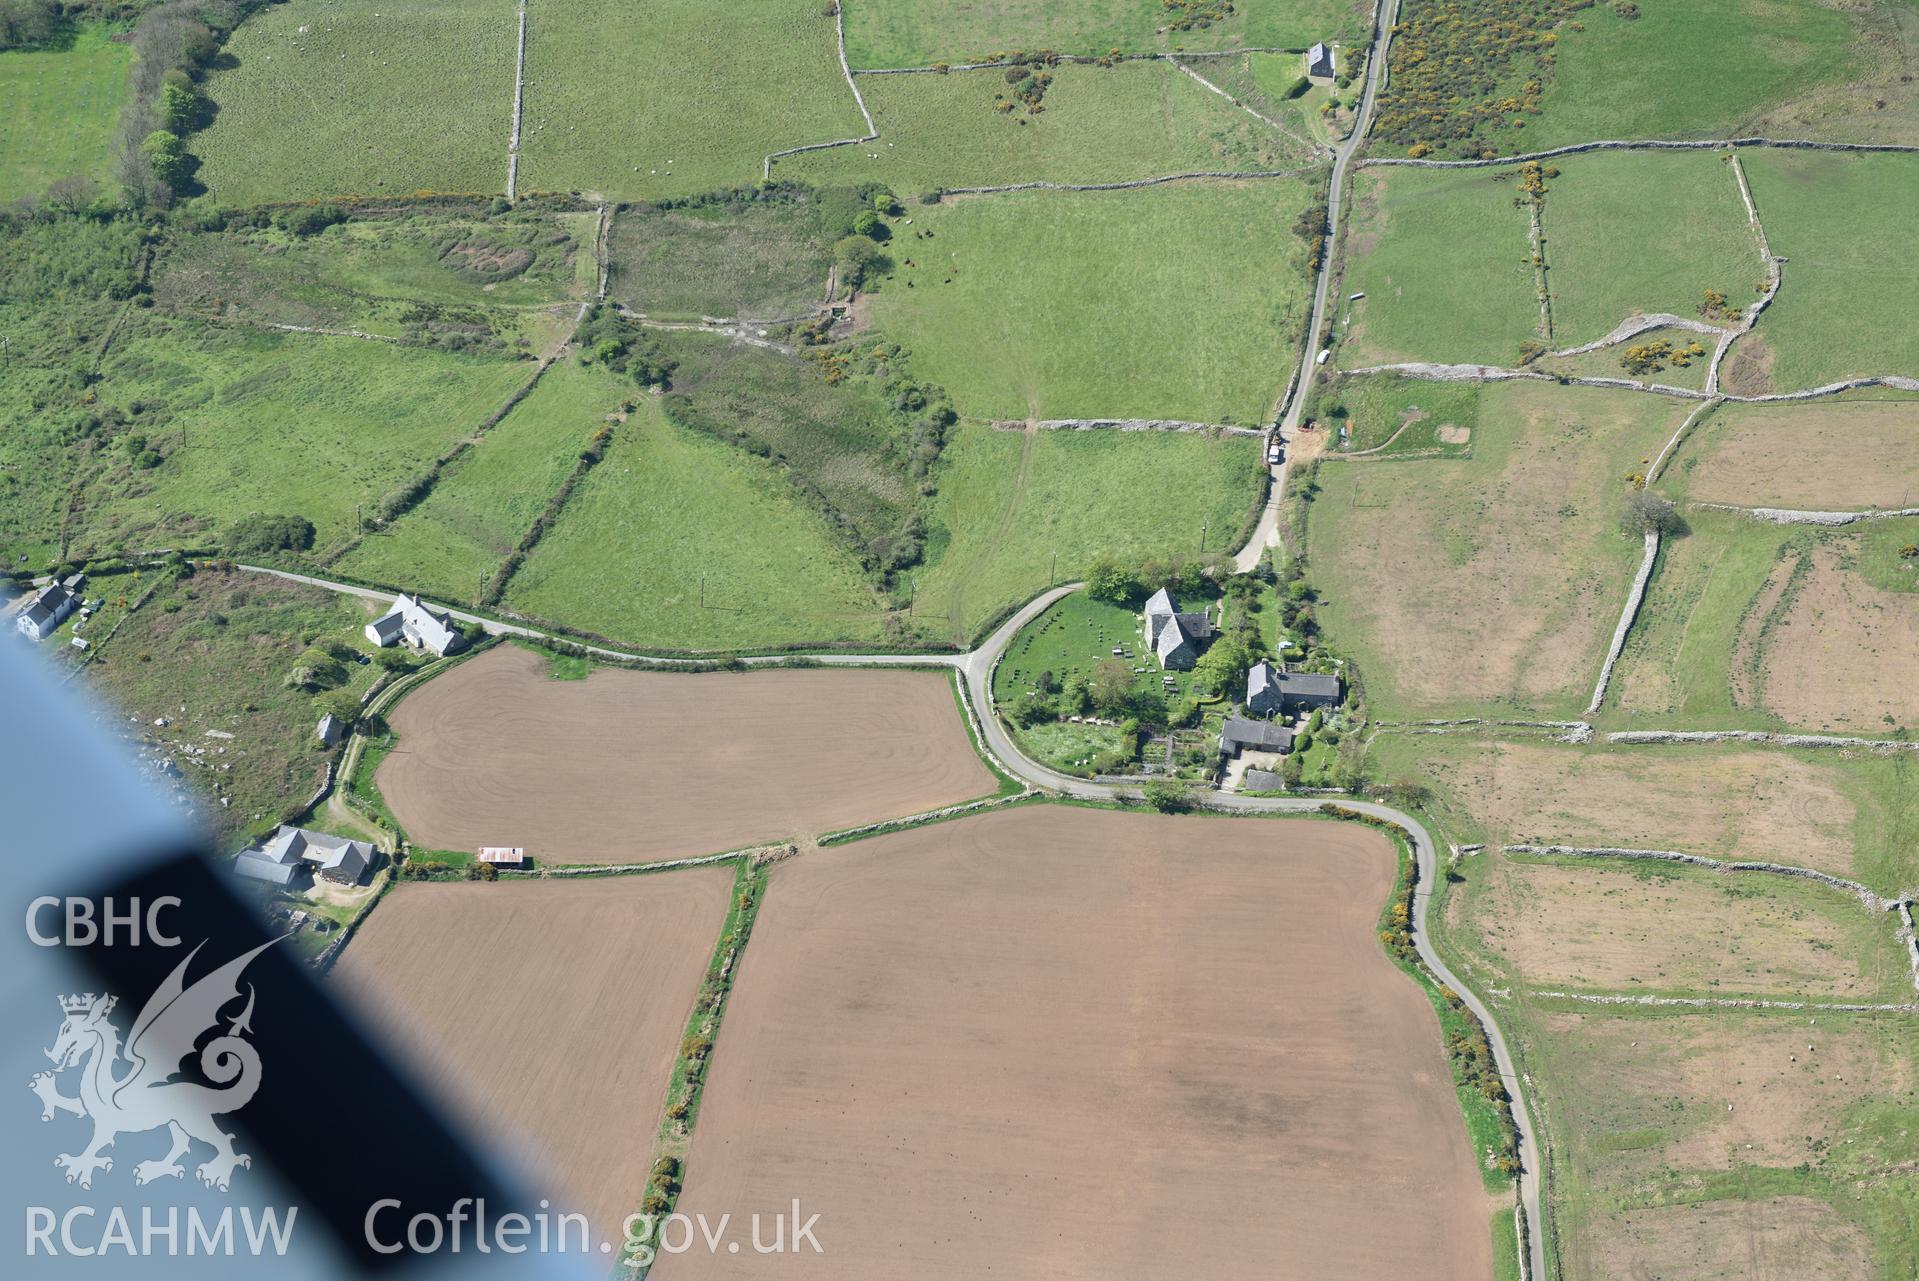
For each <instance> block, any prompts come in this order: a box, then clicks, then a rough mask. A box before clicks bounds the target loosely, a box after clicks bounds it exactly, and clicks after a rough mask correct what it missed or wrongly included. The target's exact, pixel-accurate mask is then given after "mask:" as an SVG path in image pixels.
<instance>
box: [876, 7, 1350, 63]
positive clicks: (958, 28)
mask: <svg viewBox="0 0 1919 1281" xmlns="http://www.w3.org/2000/svg"><path fill="white" fill-rule="evenodd" d="M1221 7H1222V6H1220V5H1218V4H1217V3H1214V2H1213V0H1196V2H1194V3H1190V4H1188V5H1187V6H1186V8H1187V10H1189V11H1190V14H1191V16H1192V18H1193V19H1194V20H1195V21H1194V24H1193V25H1192V26H1190V27H1185V28H1182V29H1177V30H1176V29H1174V28H1173V26H1172V24H1173V22H1174V21H1176V20H1177V15H1176V14H1175V13H1173V12H1171V11H1170V10H1171V6H1168V5H1166V4H1164V3H1162V2H1161V0H1054V2H1053V3H1048V4H1044V5H1033V4H1023V3H1013V2H1012V0H845V8H846V57H847V60H848V61H849V62H851V63H852V65H853V66H855V67H923V66H928V65H930V64H932V63H934V62H939V61H944V62H963V61H967V60H972V59H979V58H985V57H987V56H989V55H991V54H993V53H995V52H999V51H1005V50H1013V49H1051V50H1054V51H1055V52H1057V53H1074V54H1087V55H1099V54H1105V53H1109V52H1111V51H1113V50H1115V49H1117V50H1119V51H1121V52H1123V53H1155V52H1164V51H1167V50H1172V49H1192V50H1202V49H1204V50H1211V49H1245V48H1281V49H1304V48H1305V47H1306V46H1307V45H1309V44H1311V43H1313V41H1315V40H1334V39H1340V40H1353V39H1358V38H1359V37H1360V36H1361V35H1362V34H1363V33H1364V31H1365V29H1366V23H1365V14H1364V11H1363V9H1362V6H1360V5H1358V4H1356V3H1353V0H1238V3H1237V4H1234V5H1233V6H1232V9H1233V12H1232V13H1231V14H1227V15H1224V16H1221V17H1218V18H1213V17H1212V16H1211V15H1212V14H1213V13H1215V12H1217V11H1219V10H1220V9H1221ZM1200 22H1204V24H1205V25H1203V26H1201V25H1199V23H1200Z"/></svg>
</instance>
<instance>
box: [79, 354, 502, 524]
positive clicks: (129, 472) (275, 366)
mask: <svg viewBox="0 0 1919 1281" xmlns="http://www.w3.org/2000/svg"><path fill="white" fill-rule="evenodd" d="M102 373H103V378H102V381H101V382H100V383H99V385H98V388H97V391H98V399H99V402H100V403H101V404H103V405H108V406H113V407H115V408H117V409H120V410H122V411H123V412H126V413H127V414H129V415H130V416H131V419H132V422H133V424H134V426H133V434H134V435H137V436H139V437H141V438H142V439H143V440H144V441H145V443H146V446H147V447H148V448H149V449H150V450H151V451H153V452H154V453H156V454H157V455H158V459H157V461H156V462H154V464H153V465H152V466H151V467H143V466H141V465H140V464H141V459H140V458H139V457H138V456H135V455H130V454H129V453H128V452H127V451H125V450H116V451H112V452H110V453H105V454H98V453H96V454H93V455H89V456H85V457H83V458H81V459H80V460H79V461H78V462H77V463H76V464H75V465H76V466H77V467H79V468H80V469H81V471H80V473H79V474H78V475H76V476H75V477H74V483H76V484H79V483H81V482H82V481H83V480H84V481H85V483H86V486H87V488H86V492H85V503H84V506H83V508H82V509H81V515H80V517H79V518H78V519H77V521H76V524H75V530H76V537H75V541H74V552H75V554H76V555H80V554H90V553H92V552H94V551H96V550H98V549H100V548H102V547H118V546H125V545H136V546H166V545H168V544H167V543H165V542H164V541H161V540H164V539H167V538H178V537H184V536H190V535H193V534H204V533H206V532H207V531H209V530H219V529H222V528H223V527H224V526H225V525H227V524H228V523H229V522H231V521H234V520H237V519H239V518H240V517H242V516H246V515H248V514H250V513H255V512H259V513H264V514H266V515H275V516H303V517H305V518H306V519H307V520H309V521H311V522H312V523H313V525H314V528H315V530H316V538H315V546H316V547H318V548H321V549H324V548H326V547H328V546H330V545H333V544H335V543H336V542H338V541H340V540H342V539H344V538H346V537H348V536H350V535H352V534H353V533H354V532H355V531H356V530H357V523H356V516H360V515H368V516H370V515H372V514H373V512H374V511H375V509H376V507H377V506H378V505H379V504H380V502H381V501H382V500H383V499H384V498H386V497H387V495H389V494H390V493H392V492H393V491H395V490H397V489H399V488H401V487H402V486H404V485H406V484H407V483H409V482H410V481H412V480H413V479H415V478H416V477H417V476H418V475H419V474H420V473H421V472H423V471H424V470H425V469H426V468H427V467H428V466H429V465H430V464H431V463H432V461H433V460H434V459H435V458H436V457H438V456H439V455H440V454H441V453H442V452H443V451H445V450H446V449H447V448H449V447H450V446H451V445H452V444H453V443H454V442H455V441H456V440H458V439H459V438H460V437H461V436H463V435H466V434H467V433H470V432H472V431H473V430H474V429H475V428H477V427H478V426H479V425H480V423H481V422H483V421H485V419H486V418H487V417H488V416H489V415H491V414H492V413H494V412H495V411H496V410H498V409H499V407H500V405H501V404H503V403H504V402H505V400H506V398H507V397H508V396H509V395H510V394H511V393H512V392H513V390H514V389H515V388H517V387H519V386H520V385H521V384H522V383H524V382H525V381H526V379H527V378H528V376H529V375H530V374H531V373H532V366H531V365H530V364H528V363H526V362H524V361H519V360H501V359H497V358H482V357H477V356H461V355H451V354H448V353H444V352H435V351H426V350H421V349H418V348H410V347H399V346H394V345H391V344H388V343H379V342H365V341H360V340H356V339H351V338H326V337H319V336H315V335H309V334H271V333H261V332H250V331H247V330H242V329H231V328H223V327H202V326H199V325H196V324H186V323H179V322H168V321H165V320H159V319H153V320H148V321H129V323H128V324H127V326H126V328H125V329H124V330H123V331H122V335H121V337H120V338H119V339H118V340H117V341H116V343H115V345H114V349H113V353H112V354H111V355H110V356H109V357H108V358H107V361H106V363H105V365H104V366H103V369H102ZM135 405H138V406H140V408H139V409H138V411H137V412H135V410H134V409H133V407H134V406H135ZM129 539H138V540H140V541H138V542H136V543H132V544H129V542H128V540H129Z"/></svg>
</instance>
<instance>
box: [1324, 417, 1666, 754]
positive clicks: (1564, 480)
mask: <svg viewBox="0 0 1919 1281" xmlns="http://www.w3.org/2000/svg"><path fill="white" fill-rule="evenodd" d="M1687 408H1688V406H1687V405H1686V404H1684V403H1680V402H1674V401H1669V400H1667V399H1666V398H1664V397H1658V396H1647V395H1643V394H1640V393H1637V392H1626V391H1610V390H1593V389H1586V388H1577V389H1569V388H1561V387H1557V386H1554V385H1552V384H1540V383H1499V384H1492V385H1488V386H1485V387H1482V388H1481V389H1480V394H1479V397H1478V409H1479V412H1478V414H1477V416H1476V417H1475V418H1474V419H1473V420H1472V423H1471V426H1470V431H1471V438H1470V444H1471V451H1470V456H1469V457H1465V458H1457V459H1449V458H1429V459H1420V460H1416V461H1411V462H1396V461H1393V460H1391V459H1386V460H1372V461H1366V460H1359V461H1354V462H1333V461H1330V460H1329V461H1327V462H1325V463H1322V464H1321V465H1320V466H1319V467H1318V469H1317V473H1316V482H1317V493H1316V496H1314V497H1313V498H1312V500H1311V502H1310V503H1309V504H1308V505H1307V512H1308V515H1307V517H1306V524H1307V534H1308V542H1307V547H1308V552H1307V556H1308V560H1309V561H1310V563H1311V566H1312V576H1313V582H1314V583H1315V585H1316V586H1317V587H1318V588H1319V590H1320V600H1319V603H1318V604H1317V605H1316V606H1315V608H1316V609H1317V610H1318V614H1319V623H1320V627H1321V630H1322V631H1323V632H1324V633H1325V635H1326V636H1327V637H1328V638H1329V639H1330V641H1331V642H1332V644H1333V645H1334V646H1336V647H1337V648H1338V649H1339V651H1340V652H1342V653H1346V654H1350V655H1351V656H1352V657H1353V658H1354V659H1355V660H1356V662H1357V665H1358V668H1359V674H1360V677H1361V680H1362V681H1363V685H1364V697H1365V701H1366V703H1367V705H1368V707H1369V709H1370V710H1371V712H1372V713H1373V714H1374V715H1375V716H1378V717H1385V718H1401V717H1425V716H1453V715H1461V716H1463V715H1485V716H1503V717H1525V718H1535V717H1540V718H1543V717H1570V716H1573V715H1577V714H1578V713H1579V712H1580V710H1581V709H1583V708H1584V707H1585V705H1586V701H1587V698H1588V695H1589V693H1590V691H1591V688H1592V683H1593V681H1594V679H1595V677H1596V676H1597V675H1598V671H1599V664H1600V662H1601V660H1602V659H1603V657H1604V654H1605V651H1606V645H1607V641H1608V639H1609V638H1610V636H1611V634H1612V629H1613V624H1614V622H1615V620H1616V619H1617V618H1618V615H1619V610H1620V608H1621V606H1622V605H1624V603H1625V599H1626V592H1627V589H1628V586H1629V585H1630V583H1631V582H1632V577H1633V573H1634V571H1635V570H1636V569H1637V567H1638V564H1639V560H1640V551H1641V544H1640V540H1639V539H1638V538H1637V537H1627V536H1625V535H1623V534H1622V533H1621V532H1620V530H1619V523H1618V522H1619V515H1620V512H1621V510H1622V508H1623V505H1624V502H1625V499H1626V495H1627V492H1628V488H1629V487H1628V485H1627V482H1626V480H1625V476H1626V475H1627V474H1628V473H1629V472H1630V471H1632V470H1633V469H1634V468H1641V469H1643V468H1644V467H1645V466H1646V465H1647V462H1648V460H1650V459H1651V458H1652V457H1653V456H1654V455H1655V454H1656V453H1657V452H1658V450H1659V449H1660V447H1661V446H1662V445H1663V444H1664V443H1665V441H1666V440H1667V438H1669V437H1670V436H1671V435H1672V433H1673V431H1674V430H1675V429H1676V428H1677V427H1678V425H1679V422H1680V420H1681V419H1682V418H1683V417H1684V416H1685V413H1686V410H1687ZM1462 425H1464V424H1462Z"/></svg>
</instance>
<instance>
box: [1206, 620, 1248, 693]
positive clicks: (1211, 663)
mask: <svg viewBox="0 0 1919 1281" xmlns="http://www.w3.org/2000/svg"><path fill="white" fill-rule="evenodd" d="M1255 661H1257V659H1256V656H1255V655H1254V653H1253V650H1252V647H1251V646H1250V645H1248V644H1247V643H1246V642H1245V640H1243V639H1242V638H1241V637H1240V636H1239V635H1237V634H1235V635H1231V636H1221V637H1220V638H1219V639H1217V640H1215V641H1214V642H1213V644H1212V647H1211V648H1209V649H1208V650H1207V651H1206V652H1205V653H1204V654H1201V655H1200V656H1199V661H1198V662H1196V663H1194V664H1193V673H1194V675H1196V676H1197V677H1198V678H1199V679H1200V680H1201V681H1202V682H1204V683H1205V685H1206V688H1208V689H1210V690H1212V691H1213V692H1214V693H1215V694H1224V693H1226V692H1228V691H1229V690H1232V689H1235V688H1237V686H1238V684H1239V682H1240V681H1242V680H1244V679H1245V677H1246V671H1247V669H1248V668H1250V667H1251V666H1252V665H1253V663H1254V662H1255Z"/></svg>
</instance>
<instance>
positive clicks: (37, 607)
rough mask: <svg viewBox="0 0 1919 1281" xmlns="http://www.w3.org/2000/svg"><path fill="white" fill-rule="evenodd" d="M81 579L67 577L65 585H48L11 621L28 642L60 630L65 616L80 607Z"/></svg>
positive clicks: (76, 576) (77, 576)
mask: <svg viewBox="0 0 1919 1281" xmlns="http://www.w3.org/2000/svg"><path fill="white" fill-rule="evenodd" d="M83 581H84V577H83V575H80V574H73V575H70V576H69V577H68V578H67V580H66V581H65V582H61V583H48V584H47V585H46V586H45V587H42V588H41V589H40V591H39V593H38V594H36V595H35V596H34V598H33V599H32V600H31V601H30V602H28V604H27V607H26V608H25V609H23V610H21V611H20V613H19V615H18V616H17V617H16V618H15V619H14V620H13V625H14V627H16V628H17V629H19V632H20V634H21V635H22V636H25V637H26V638H27V639H28V640H35V641H42V640H45V639H46V638H47V637H49V636H51V635H53V633H54V632H55V631H57V630H59V627H60V624H61V623H64V622H65V621H66V620H67V615H69V614H71V613H72V612H73V611H74V610H76V609H78V608H79V607H80V584H81V582H83Z"/></svg>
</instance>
